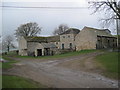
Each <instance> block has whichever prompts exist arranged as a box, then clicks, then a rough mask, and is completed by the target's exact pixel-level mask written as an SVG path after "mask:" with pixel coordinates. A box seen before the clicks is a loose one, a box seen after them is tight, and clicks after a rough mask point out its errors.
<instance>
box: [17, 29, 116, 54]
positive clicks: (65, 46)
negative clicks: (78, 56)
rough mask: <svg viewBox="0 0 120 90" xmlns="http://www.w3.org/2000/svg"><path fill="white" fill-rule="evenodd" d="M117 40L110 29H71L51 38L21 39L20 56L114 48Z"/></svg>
mask: <svg viewBox="0 0 120 90" xmlns="http://www.w3.org/2000/svg"><path fill="white" fill-rule="evenodd" d="M116 42H117V38H116V37H113V36H112V35H111V33H110V31H109V30H108V29H103V30H100V29H95V28H90V27H84V28H83V29H82V30H81V31H80V30H79V29H75V28H70V29H68V30H67V31H65V32H64V33H62V34H60V35H56V36H50V37H20V38H19V55H22V56H46V55H54V54H57V53H60V51H66V50H67V51H73V50H74V51H75V50H77V51H79V50H84V49H103V48H114V47H116V45H117V43H116Z"/></svg>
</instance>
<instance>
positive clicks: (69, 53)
mask: <svg viewBox="0 0 120 90" xmlns="http://www.w3.org/2000/svg"><path fill="white" fill-rule="evenodd" d="M95 51H99V50H81V51H73V52H68V53H64V54H56V55H53V56H38V57H33V56H19V55H16V56H15V57H18V58H37V59H56V58H65V57H71V56H77V55H80V54H87V53H92V52H95Z"/></svg>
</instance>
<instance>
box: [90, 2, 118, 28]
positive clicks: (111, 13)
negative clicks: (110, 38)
mask: <svg viewBox="0 0 120 90" xmlns="http://www.w3.org/2000/svg"><path fill="white" fill-rule="evenodd" d="M89 4H90V8H94V12H93V13H96V12H100V11H103V12H104V13H105V15H107V17H105V18H104V19H101V21H103V24H104V25H106V26H109V25H110V24H111V23H112V22H113V21H114V20H115V19H119V20H120V6H119V5H118V2H117V0H103V1H99V2H97V1H94V2H89Z"/></svg>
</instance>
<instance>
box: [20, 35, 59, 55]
mask: <svg viewBox="0 0 120 90" xmlns="http://www.w3.org/2000/svg"><path fill="white" fill-rule="evenodd" d="M58 37H59V36H52V37H20V38H19V55H21V56H45V55H53V54H54V53H55V50H56V49H57V46H56V45H55V44H54V42H58V41H59V38H58Z"/></svg>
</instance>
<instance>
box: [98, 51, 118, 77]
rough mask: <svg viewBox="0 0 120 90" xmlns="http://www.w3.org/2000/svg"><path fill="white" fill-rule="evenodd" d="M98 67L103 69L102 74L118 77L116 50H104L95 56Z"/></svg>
mask: <svg viewBox="0 0 120 90" xmlns="http://www.w3.org/2000/svg"><path fill="white" fill-rule="evenodd" d="M96 61H97V62H98V63H99V68H100V69H102V70H103V75H105V76H106V77H109V78H113V79H118V52H105V53H104V54H102V55H98V56H97V57H96Z"/></svg>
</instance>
